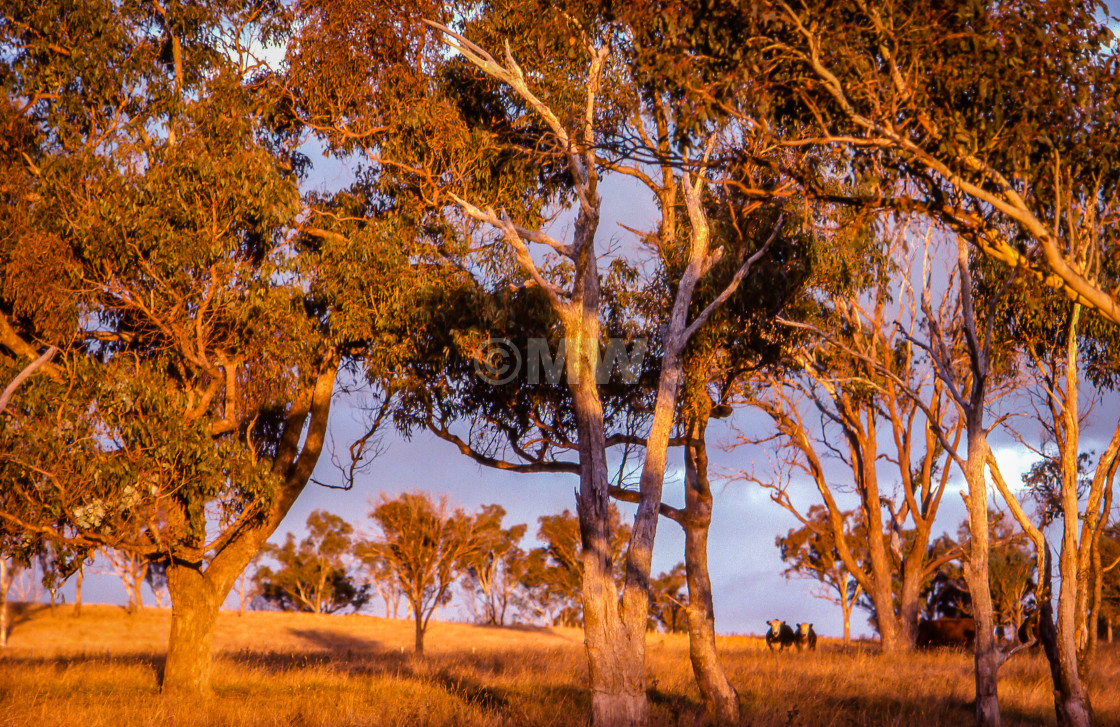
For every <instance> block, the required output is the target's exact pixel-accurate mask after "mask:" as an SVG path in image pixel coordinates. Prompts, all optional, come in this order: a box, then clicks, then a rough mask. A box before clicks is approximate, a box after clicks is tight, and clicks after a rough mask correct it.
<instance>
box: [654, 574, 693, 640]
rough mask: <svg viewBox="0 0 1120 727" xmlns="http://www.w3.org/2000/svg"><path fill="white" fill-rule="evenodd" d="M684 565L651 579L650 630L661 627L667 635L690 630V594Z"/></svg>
mask: <svg viewBox="0 0 1120 727" xmlns="http://www.w3.org/2000/svg"><path fill="white" fill-rule="evenodd" d="M686 585H687V584H686V579H685V568H684V563H677V564H676V565H675V566H673V567H672V568H671V569H670V570H668V571H667V572H665V573H662V574H661V575H659V576H657V577H655V578H652V579H650V583H649V586H650V604H649V628H650V630H651V631H652V630H653V629H655V628H657V627H658V626H660V627H661V628H662V629H663V630H664V631H665V633H667V634H679V633H684V632H685V631H686V630H688V592H687V589H686Z"/></svg>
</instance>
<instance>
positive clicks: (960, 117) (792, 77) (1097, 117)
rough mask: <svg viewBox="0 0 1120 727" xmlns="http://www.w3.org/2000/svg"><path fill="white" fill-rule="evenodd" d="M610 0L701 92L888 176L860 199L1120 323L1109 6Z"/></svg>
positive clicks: (1075, 2) (661, 61)
mask: <svg viewBox="0 0 1120 727" xmlns="http://www.w3.org/2000/svg"><path fill="white" fill-rule="evenodd" d="M608 4H609V5H614V6H616V7H617V11H618V12H619V13H622V14H624V15H630V16H632V15H634V14H637V15H639V16H642V17H645V18H646V20H647V21H648V22H647V27H648V28H649V33H650V35H651V37H660V38H661V39H662V41H663V42H662V44H661V46H660V47H659V53H658V54H657V60H656V66H655V67H656V69H657V70H658V71H660V72H662V73H666V74H676V75H682V74H683V72H684V68H685V66H682V65H681V64H679V63H675V62H674V59H675V58H679V57H681V55H682V54H684V55H687V57H690V58H692V59H693V60H694V61H695V62H694V63H693V64H691V65H689V66H687V68H688V73H689V74H690V75H691V76H692V80H691V82H690V83H689V84H688V85H689V86H690V87H691V88H692V89H693V90H698V89H702V90H703V91H704V93H703V94H702V96H701V95H700V94H698V95H697V97H698V98H701V97H702V98H704V99H705V100H706V101H705V103H710V102H711V101H712V100H715V102H716V103H717V104H719V105H727V106H731V107H734V108H736V109H740V110H749V111H748V112H749V113H757V114H760V115H762V116H764V117H767V118H769V119H771V120H772V121H774V122H775V123H772V124H770V125H769V126H770V129H771V130H772V131H773V132H774V140H775V143H776V144H779V145H790V146H794V147H796V148H805V146H806V145H817V144H824V145H829V146H834V147H838V148H842V149H844V150H845V151H846V153H849V154H850V155H851V157H852V159H853V161H854V162H855V163H854V165H853V171H854V172H855V173H856V174H858V175H860V176H862V177H864V178H867V179H871V180H875V179H882V180H884V181H886V183H885V184H884V185H882V186H874V187H872V188H871V189H870V190H869V191H868V193H867V194H862V195H859V197H860V199H859V201H860V202H861V203H871V204H886V205H891V206H894V207H896V208H897V207H906V208H908V209H910V210H912V211H913V210H919V211H922V212H924V213H926V214H929V215H931V216H934V217H936V218H938V219H939V220H940V221H941V222H942V223H943V224H945V225H946V226H948V227H950V228H952V229H954V230H955V231H957V232H958V233H959V234H961V235H962V236H963V237H964V238H965V239H966V240H967V241H968V242H969V243H970V244H971V245H974V246H975V248H976V249H977V250H979V251H981V252H983V253H984V254H985V255H986V256H988V257H989V258H991V259H992V260H995V261H998V262H999V263H1000V264H1002V265H1004V266H1005V267H1007V268H1008V269H1012V270H1014V269H1019V270H1023V271H1025V272H1026V273H1027V274H1029V275H1030V276H1031V277H1032V278H1033V279H1036V280H1037V281H1040V282H1041V283H1043V284H1044V285H1046V286H1049V287H1054V288H1058V289H1060V290H1062V291H1063V292H1064V294H1065V295H1066V296H1067V297H1068V298H1069V299H1070V300H1072V301H1075V302H1079V303H1081V304H1082V305H1083V306H1084V307H1086V308H1092V309H1095V310H1096V311H1097V312H1098V313H1099V314H1100V315H1102V316H1103V317H1104V318H1106V319H1108V320H1110V321H1112V322H1113V323H1120V298H1118V291H1117V289H1116V288H1115V287H1114V286H1113V285H1112V283H1111V282H1110V281H1109V280H1108V279H1107V278H1102V277H1099V276H1097V275H1096V273H1095V272H1094V270H1093V269H1092V263H1093V261H1095V260H1101V259H1108V258H1109V257H1111V255H1112V250H1113V248H1114V247H1115V245H1116V234H1117V233H1116V211H1117V204H1116V202H1117V192H1118V186H1117V185H1118V182H1120V167H1118V166H1117V165H1116V163H1115V160H1116V158H1117V155H1118V153H1120V139H1118V137H1117V135H1116V133H1115V128H1116V121H1117V118H1118V115H1120V107H1118V106H1117V100H1116V99H1117V98H1120V93H1117V91H1118V88H1120V75H1118V74H1120V65H1118V64H1117V53H1118V50H1120V48H1118V45H1117V43H1116V41H1115V37H1114V35H1113V32H1112V30H1111V28H1110V25H1109V19H1108V9H1107V6H1106V5H1105V4H1104V3H1102V2H1098V1H1097V0H1071V1H1069V2H1057V3H1055V2H1048V1H1047V0H1030V1H1029V2H1021V3H1014V4H1007V3H1001V2H995V1H994V0H984V1H981V2H973V3H965V4H955V5H946V4H944V3H940V2H936V1H933V0H922V1H921V2H894V1H893V0H845V1H844V2H831V1H826V0H809V1H806V2H799V3H785V2H781V1H780V0H778V1H774V2H771V1H767V2H762V3H754V4H750V5H743V4H733V3H724V4H719V5H711V4H709V3H706V2H692V1H687V2H683V3H680V4H674V5H673V6H672V7H671V9H670V8H662V7H661V6H660V5H651V4H643V3H626V4H624V3H608ZM655 9H656V10H655ZM790 116H794V117H796V118H799V119H801V120H803V121H805V122H806V125H805V126H804V127H803V131H802V132H798V133H794V134H790V133H789V132H790V127H789V125H788V124H785V123H782V122H781V119H783V118H785V119H788V118H789V117H790ZM787 171H789V172H790V173H791V174H792V175H794V176H798V177H801V176H805V172H806V171H808V173H809V176H811V175H812V170H798V169H795V168H793V167H789V168H787ZM893 178H902V179H905V180H906V181H907V182H908V184H907V185H906V186H905V188H903V189H899V188H897V187H894V186H893V185H892V184H891V183H890V182H889V181H887V180H889V179H893ZM810 186H811V185H810ZM1071 207H1075V208H1076V209H1077V212H1076V213H1075V214H1070V212H1069V211H1070V208H1071Z"/></svg>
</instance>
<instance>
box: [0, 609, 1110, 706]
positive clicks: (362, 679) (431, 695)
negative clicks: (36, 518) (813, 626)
mask: <svg viewBox="0 0 1120 727" xmlns="http://www.w3.org/2000/svg"><path fill="white" fill-rule="evenodd" d="M169 624H170V614H169V612H167V611H164V610H157V609H147V610H146V611H145V612H143V613H141V614H139V615H136V616H129V615H127V614H125V613H124V612H123V611H122V609H120V608H118V607H115V606H86V607H84V609H83V614H82V617H81V618H74V617H73V616H72V611H71V610H70V609H69V607H62V608H59V609H58V612H57V613H55V614H53V615H52V614H51V613H50V612H49V610H48V609H46V608H42V607H40V608H36V609H33V610H32V612H30V613H27V614H25V615H24V616H23V617H21V618H19V619H17V623H16V626H15V630H14V632H13V634H12V639H11V642H10V645H9V647H8V648H7V649H6V650H5V651H3V652H0V725H4V726H7V725H13V726H15V725H32V726H34V727H47V726H48V725H50V726H51V727H53V726H54V725H63V726H65V725H74V726H75V727H96V726H99V725H104V726H105V727H126V726H131V725H175V726H176V727H179V726H187V725H192V726H193V725H261V726H262V727H263V726H265V725H322V726H323V727H328V726H329V727H341V726H344V725H557V726H560V725H582V724H586V723H587V721H588V714H589V699H588V696H587V693H586V691H585V684H586V674H587V666H586V661H585V657H584V652H583V646H582V634H581V632H580V631H579V630H578V629H565V628H506V629H500V628H486V627H479V626H470V625H465V624H451V623H434V624H433V625H432V627H431V629H430V630H429V632H428V637H427V639H426V641H425V648H426V650H427V652H428V653H427V656H426V657H425V658H423V659H417V658H415V657H414V656H413V655H412V654H411V645H412V624H411V622H408V621H392V620H386V619H381V618H373V617H369V616H314V615H309V614H281V613H256V612H253V613H246V614H245V615H244V616H240V617H239V616H238V615H237V614H236V613H222V615H221V617H220V619H219V621H218V630H217V633H216V635H215V642H214V643H215V650H216V651H217V658H216V660H215V664H214V687H215V696H214V697H213V698H211V699H207V700H201V701H199V702H197V703H175V704H172V703H169V702H168V701H167V700H165V699H164V698H163V697H161V696H160V694H159V690H158V685H157V671H158V669H159V667H160V665H161V662H162V659H163V653H164V650H165V647H166V639H167V632H168V628H169ZM720 645H721V649H722V651H723V654H724V659H725V663H726V665H727V667H728V670H729V676H730V678H731V680H732V682H733V683H734V684H735V686H736V688H737V689H738V690H739V692H740V694H741V696H742V698H743V705H744V724H750V725H753V726H755V727H764V726H765V727H769V726H770V725H775V726H776V725H806V726H814V727H815V726H817V725H822V726H823V725H837V726H840V725H844V726H845V727H847V726H849V725H944V726H945V727H950V726H951V727H956V726H957V725H966V724H969V723H970V722H971V715H972V712H971V708H970V706H969V701H970V700H971V696H972V670H971V664H972V661H971V656H970V655H969V654H966V653H963V652H954V651H943V652H935V653H922V654H917V655H913V656H908V657H888V656H880V655H878V654H876V653H875V651H874V647H873V646H857V647H852V648H848V649H843V648H841V646H840V645H839V644H837V643H835V642H833V641H830V640H828V639H822V645H821V649H820V651H818V652H816V653H803V654H798V653H788V652H787V653H785V654H771V653H769V652H767V650H766V648H765V646H764V645H763V643H762V640H761V639H759V638H753V637H735V636H732V637H724V638H722V639H721V644H720ZM648 653H649V664H648V665H649V672H650V692H649V693H650V701H651V705H652V713H653V718H654V722H655V723H656V724H659V725H660V724H664V725H693V724H695V723H696V716H697V713H698V710H699V701H698V695H697V692H696V688H695V686H694V685H693V681H692V673H691V668H690V666H689V664H688V643H687V639H686V638H684V637H682V636H675V635H674V636H665V635H660V634H651V635H650V638H649V652H648ZM1094 678H1095V682H1094V683H1095V684H1097V685H1099V687H1098V688H1097V689H1096V690H1095V691H1094V694H1093V699H1094V707H1095V709H1096V712H1097V718H1098V723H1099V724H1101V725H1120V690H1117V689H1115V688H1114V687H1113V685H1115V684H1117V682H1118V680H1120V645H1116V646H1112V645H1105V646H1104V648H1102V652H1101V656H1100V659H1099V664H1098V667H1097V671H1096V673H1095V675H1094ZM1000 697H1001V703H1002V707H1003V714H1004V718H1005V720H1004V721H1005V724H1008V725H1012V726H1015V725H1037V724H1052V723H1053V722H1054V719H1053V709H1052V701H1051V690H1050V680H1049V676H1048V672H1047V670H1046V667H1045V663H1044V661H1043V659H1042V657H1041V656H1040V655H1037V654H1021V655H1019V656H1016V657H1015V658H1014V659H1013V660H1012V661H1011V662H1010V663H1008V664H1006V665H1005V666H1004V667H1003V670H1002V671H1001V681H1000Z"/></svg>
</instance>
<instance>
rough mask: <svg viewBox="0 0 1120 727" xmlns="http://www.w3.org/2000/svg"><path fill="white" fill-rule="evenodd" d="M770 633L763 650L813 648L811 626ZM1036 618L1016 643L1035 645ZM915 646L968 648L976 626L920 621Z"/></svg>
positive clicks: (775, 624) (776, 624) (773, 627)
mask: <svg viewBox="0 0 1120 727" xmlns="http://www.w3.org/2000/svg"><path fill="white" fill-rule="evenodd" d="M766 624H767V625H768V626H769V627H770V629H769V630H768V631H767V632H766V646H767V647H768V648H769V649H770V651H773V650H774V647H777V649H778V651H779V652H781V651H784V650H785V649H786V647H787V646H790V647H792V646H796V647H797V650H798V651H801V650H802V649H803V648H805V647H806V646H807V647H809V650H810V651H813V650H815V649H816V648H817V632H816V631H813V624H811V623H800V624H797V629H796V630H794V629H793V628H792V627H791V626H790V625H789V624H787V623H786V622H785V621H782V620H781V619H774V620H772V621H767V622H766ZM1037 630H1038V615H1037V614H1031V615H1030V616H1028V618H1027V619H1025V620H1024V621H1023V624H1022V625H1021V626H1020V627H1019V630H1018V633H1017V634H1015V636H1016V637H1017V638H1018V641H1019V643H1024V644H1025V643H1027V642H1029V641H1032V640H1034V642H1035V643H1037V642H1038V640H1039V639H1038V634H1037ZM916 641H917V646H918V648H920V649H932V648H937V647H941V646H950V647H952V646H972V645H973V644H974V643H975V641H976V622H975V621H974V620H973V619H971V618H940V619H933V620H926V619H922V620H921V621H919V622H918V635H917V639H916Z"/></svg>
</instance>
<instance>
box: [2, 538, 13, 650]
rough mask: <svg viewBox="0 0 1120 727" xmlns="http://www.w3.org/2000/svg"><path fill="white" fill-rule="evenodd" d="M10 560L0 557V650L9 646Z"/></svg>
mask: <svg viewBox="0 0 1120 727" xmlns="http://www.w3.org/2000/svg"><path fill="white" fill-rule="evenodd" d="M10 577H11V576H10V574H9V573H8V559H7V558H5V557H3V556H2V555H0V648H3V647H5V646H7V645H8V586H10V585H11V580H10Z"/></svg>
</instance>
